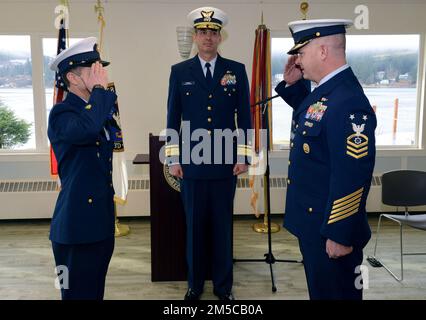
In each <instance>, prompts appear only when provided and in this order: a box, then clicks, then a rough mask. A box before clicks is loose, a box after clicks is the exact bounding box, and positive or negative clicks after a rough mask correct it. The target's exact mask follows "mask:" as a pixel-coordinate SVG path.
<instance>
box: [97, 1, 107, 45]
mask: <svg viewBox="0 0 426 320" xmlns="http://www.w3.org/2000/svg"><path fill="white" fill-rule="evenodd" d="M104 10H105V9H104V7H103V6H102V3H101V0H97V1H96V4H95V12H96V13H97V14H98V23H100V29H99V43H98V48H99V53H101V52H102V45H103V40H104V39H103V38H104V28H105V20H104Z"/></svg>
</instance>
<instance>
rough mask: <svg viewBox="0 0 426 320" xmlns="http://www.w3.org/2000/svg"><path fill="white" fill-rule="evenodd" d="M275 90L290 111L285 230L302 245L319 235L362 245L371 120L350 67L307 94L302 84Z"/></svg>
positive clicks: (372, 143)
mask: <svg viewBox="0 0 426 320" xmlns="http://www.w3.org/2000/svg"><path fill="white" fill-rule="evenodd" d="M285 86H286V83H285V82H284V81H283V82H281V83H280V84H279V85H278V86H277V87H276V89H275V90H276V92H277V93H278V94H279V95H280V96H281V97H283V99H284V100H285V101H286V102H287V103H288V104H289V105H290V106H291V107H293V109H294V112H293V124H292V139H291V149H290V158H289V168H288V181H287V184H288V188H287V198H286V209H285V213H286V214H285V218H284V226H285V227H286V228H287V229H288V230H289V231H290V232H292V233H293V234H294V235H296V236H297V237H299V238H302V239H303V240H305V241H318V240H319V239H320V237H324V238H326V239H331V240H333V241H335V242H337V243H340V244H343V245H346V246H356V247H360V248H362V247H364V246H365V245H366V244H367V242H368V240H369V239H370V236H371V232H370V228H369V225H368V222H367V215H366V211H365V205H366V200H367V196H368V192H369V189H370V184H371V179H372V174H373V168H374V162H375V153H376V150H375V137H374V130H375V128H376V116H375V114H374V111H373V109H372V108H371V106H370V103H369V101H368V99H367V97H366V96H365V95H364V92H363V90H362V87H361V85H360V84H359V82H358V80H357V79H356V77H355V75H354V74H353V72H352V70H351V69H350V68H348V69H345V70H344V71H342V72H340V73H338V74H337V75H335V76H334V77H332V78H331V79H330V80H328V81H327V82H325V83H324V84H322V85H321V86H319V87H318V88H316V89H315V90H314V91H313V92H312V93H311V92H309V90H308V89H307V88H306V86H305V84H304V80H299V81H298V82H297V83H295V84H293V85H291V86H289V87H287V88H286V87H285Z"/></svg>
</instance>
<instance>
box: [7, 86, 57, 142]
mask: <svg viewBox="0 0 426 320" xmlns="http://www.w3.org/2000/svg"><path fill="white" fill-rule="evenodd" d="M52 99H53V89H46V102H47V103H46V104H47V105H48V107H47V114H49V112H50V109H51V108H52ZM0 104H1V105H5V106H8V107H9V109H10V110H12V111H13V112H15V115H16V116H17V118H19V119H23V120H25V121H26V122H28V123H31V128H30V129H31V137H30V139H29V140H28V142H27V143H26V144H25V145H21V146H17V147H15V148H14V149H15V150H31V149H35V148H36V143H35V133H34V132H35V125H34V98H33V89H32V88H19V89H14V88H0ZM46 121H47V119H46Z"/></svg>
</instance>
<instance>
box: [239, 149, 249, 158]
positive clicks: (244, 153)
mask: <svg viewBox="0 0 426 320" xmlns="http://www.w3.org/2000/svg"><path fill="white" fill-rule="evenodd" d="M251 153H252V152H251V150H247V149H240V148H238V151H237V154H238V155H239V156H251Z"/></svg>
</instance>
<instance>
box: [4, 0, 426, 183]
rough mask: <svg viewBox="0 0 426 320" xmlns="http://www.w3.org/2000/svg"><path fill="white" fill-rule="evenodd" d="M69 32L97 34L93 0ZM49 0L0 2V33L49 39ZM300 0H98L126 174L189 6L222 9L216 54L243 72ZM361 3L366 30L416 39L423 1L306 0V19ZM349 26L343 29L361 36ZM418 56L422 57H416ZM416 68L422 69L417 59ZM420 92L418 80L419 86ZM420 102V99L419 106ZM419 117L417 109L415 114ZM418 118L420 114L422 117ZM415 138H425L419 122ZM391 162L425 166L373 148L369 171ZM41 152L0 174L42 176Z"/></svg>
mask: <svg viewBox="0 0 426 320" xmlns="http://www.w3.org/2000/svg"><path fill="white" fill-rule="evenodd" d="M69 2H70V5H71V8H70V9H71V10H70V13H71V21H70V22H71V25H70V28H71V31H70V35H71V36H74V37H78V36H86V35H97V32H98V26H97V20H96V16H95V13H94V8H93V6H94V3H95V2H96V1H94V0H93V1H89V0H84V1H83V0H71V1H69ZM58 3H59V1H57V0H39V1H37V0H18V1H12V0H0V34H32V35H38V36H51V37H56V33H57V32H56V30H55V29H54V26H53V21H54V19H55V14H54V8H55V6H56V5H57V4H58ZM299 3H300V1H278V0H269V1H268V0H264V1H263V5H261V4H260V1H257V0H256V1H255V0H228V1H220V0H211V1H208V2H204V1H195V0H185V1H180V0H159V1H153V0H152V1H148V0H146V1H144V0H108V1H107V3H106V4H105V18H106V23H107V27H106V30H105V50H104V51H105V55H104V58H106V59H109V60H110V61H111V62H112V64H111V66H110V67H109V70H110V71H109V72H110V75H111V79H112V80H114V81H115V84H116V87H117V90H118V94H119V104H120V108H121V116H122V120H121V121H122V125H123V130H124V138H125V147H126V156H127V159H128V160H129V161H128V167H129V173H130V175H131V176H143V175H146V174H147V169H146V168H142V166H139V167H135V166H132V164H131V159H133V157H134V156H135V154H137V153H147V152H148V135H149V133H151V132H152V133H154V134H158V133H159V132H160V130H161V129H162V128H163V127H164V126H165V118H166V100H167V88H168V77H169V72H170V66H171V65H172V64H174V63H177V62H180V61H181V58H180V56H179V54H178V51H177V44H176V35H175V28H176V26H179V25H186V24H187V21H186V15H187V13H188V12H189V11H191V10H192V9H194V8H196V7H199V6H203V5H212V6H217V7H220V8H221V9H223V10H224V11H225V12H227V13H228V15H229V19H230V21H229V24H228V26H227V27H226V30H225V36H224V42H223V44H222V46H221V53H222V55H223V56H225V57H227V58H231V59H235V60H239V61H241V62H243V63H245V64H246V68H247V72H248V74H249V79H250V78H251V60H252V52H253V42H254V31H255V29H256V27H257V25H258V24H259V23H260V15H261V11H262V10H263V12H264V22H265V23H266V24H267V25H268V26H269V28H270V29H271V30H272V31H273V32H278V33H280V34H283V35H288V36H290V34H289V32H288V29H287V23H288V22H289V21H291V20H298V19H300V18H301V14H300V12H299ZM358 4H365V5H367V6H368V8H369V11H370V30H369V31H368V32H369V33H376V34H377V33H379V34H380V33H383V34H392V33H399V34H401V33H421V35H422V45H423V46H424V40H425V39H424V38H425V33H426V19H425V18H424V14H425V13H426V1H424V0H423V1H421V0H418V1H415V0H411V1H409V0H408V1H402V0H401V1H396V0H388V1H385V0H383V1H380V0H369V1H363V2H362V3H361V2H360V3H358V2H356V1H355V2H354V1H350V0H339V1H337V0H324V1H320V0H318V1H310V7H311V8H310V11H309V14H308V17H309V18H337V17H339V18H352V19H353V18H355V16H356V14H355V13H354V9H355V6H356V5H358ZM365 32H366V31H363V30H356V29H355V28H352V29H351V30H350V31H349V33H350V34H365ZM421 58H422V61H424V57H421ZM421 72H423V73H424V68H423V63H422V65H421ZM421 86H422V90H423V91H424V88H425V83H422V84H421ZM423 109H424V101H422V110H423ZM422 117H423V118H424V117H425V114H424V113H423V114H422ZM423 120H424V119H423ZM425 122H426V121H423V128H422V132H423V134H422V136H423V139H422V140H423V141H424V140H425V137H426V134H425V132H426V130H424V123H425ZM286 156H287V152H285V151H283V152H277V153H275V154H274V155H273V158H272V173H275V174H277V175H285V174H286V170H287V169H286V163H287V161H286V159H283V158H285V157H286ZM398 168H413V169H420V170H426V153H425V151H424V150H414V151H413V150H409V151H379V152H378V157H377V165H376V172H379V173H380V172H384V171H388V170H393V169H398ZM48 176H49V173H48V155H47V154H41V155H36V156H34V155H15V156H7V155H4V154H0V180H4V179H14V178H16V179H27V178H37V177H42V178H45V177H48Z"/></svg>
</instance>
